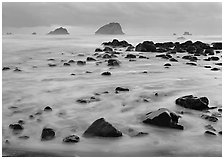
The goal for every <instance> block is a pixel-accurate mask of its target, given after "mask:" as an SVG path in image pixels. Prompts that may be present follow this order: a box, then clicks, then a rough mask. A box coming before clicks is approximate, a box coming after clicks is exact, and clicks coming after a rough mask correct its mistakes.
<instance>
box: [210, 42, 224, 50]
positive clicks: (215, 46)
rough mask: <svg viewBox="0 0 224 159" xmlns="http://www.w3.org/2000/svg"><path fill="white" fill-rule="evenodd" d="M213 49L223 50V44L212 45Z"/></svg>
mask: <svg viewBox="0 0 224 159" xmlns="http://www.w3.org/2000/svg"><path fill="white" fill-rule="evenodd" d="M212 48H213V49H215V50H222V43H221V42H215V43H212Z"/></svg>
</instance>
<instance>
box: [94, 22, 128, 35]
mask: <svg viewBox="0 0 224 159" xmlns="http://www.w3.org/2000/svg"><path fill="white" fill-rule="evenodd" d="M95 34H96V35H98V34H112V35H122V34H124V33H123V31H122V28H121V25H120V24H119V23H109V24H106V25H104V26H102V27H101V28H99V29H98V30H97V31H96V32H95Z"/></svg>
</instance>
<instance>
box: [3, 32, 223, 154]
mask: <svg viewBox="0 0 224 159" xmlns="http://www.w3.org/2000/svg"><path fill="white" fill-rule="evenodd" d="M113 39H118V40H126V41H127V42H128V43H130V44H132V45H133V46H136V45H137V44H138V43H141V42H143V41H146V40H149V41H153V42H154V43H156V42H170V41H171V42H176V41H178V40H177V37H176V36H158V37H156V36H154V37H152V36H128V35H119V36H116V35H112V36H95V35H76V36H74V35H59V36H54V35H52V36H50V35H48V36H47V35H3V37H2V65H3V66H4V67H10V70H7V71H3V72H2V150H3V156H159V157H162V156H178V157H185V156H198V157H206V156H217V157H221V156H222V135H220V134H219V133H218V132H219V131H221V130H222V117H221V116H220V117H217V118H218V121H217V122H211V121H208V120H205V119H203V118H202V117H201V116H202V115H203V114H212V113H217V112H218V109H221V108H222V66H220V65H216V63H221V62H222V57H221V56H222V52H221V53H215V55H214V56H217V57H219V60H218V61H205V60H203V59H205V58H207V57H211V56H213V55H208V56H207V57H204V56H198V57H197V58H198V59H199V60H198V61H197V62H196V63H197V66H192V65H187V64H186V62H188V61H186V60H185V59H182V57H183V56H185V55H188V53H187V52H184V53H175V54H172V57H173V58H175V59H178V62H172V61H169V60H167V59H162V58H159V57H156V55H157V54H160V53H158V52H138V51H125V50H126V48H117V50H116V51H117V52H119V53H120V54H118V55H117V58H116V59H118V60H119V61H120V62H121V64H120V66H119V67H110V66H107V63H106V62H105V59H102V58H96V56H95V55H94V54H95V49H96V48H103V46H102V45H101V44H102V43H103V42H108V41H112V40H113ZM189 39H190V40H192V41H193V42H195V41H197V40H200V41H202V42H204V43H208V44H211V43H212V42H221V37H217V36H188V37H187V38H186V39H185V40H181V41H180V42H185V41H187V40H189ZM130 53H131V54H135V55H142V56H145V57H147V58H136V59H135V61H129V59H127V58H124V57H125V56H126V55H127V54H130ZM87 57H93V58H95V59H97V60H96V61H86V58H87ZM69 60H74V61H78V60H84V61H86V64H85V65H82V66H80V65H77V64H76V62H74V63H70V65H69V66H65V65H64V63H65V62H68V61H69ZM96 63H98V64H96ZM166 63H170V64H171V66H170V67H169V68H166V67H164V64H166ZM49 64H56V66H55V67H49ZM205 65H209V66H211V68H214V67H216V68H219V69H220V70H218V71H211V69H210V68H205V67H204V66H205ZM16 67H18V68H19V69H20V70H21V71H13V70H14V69H15V68H16ZM105 71H109V72H111V76H102V75H101V73H102V72H105ZM116 87H125V88H128V89H129V91H128V92H120V93H115V88H116ZM156 93H157V95H155V94H156ZM185 95H194V96H197V97H203V96H205V97H207V98H208V99H209V106H210V107H217V108H216V109H211V110H209V111H208V112H206V111H197V110H192V109H187V108H183V107H181V106H179V105H176V104H175V100H176V99H177V98H179V97H182V96H185ZM90 97H94V98H97V99H99V100H96V101H94V102H90V103H78V102H77V100H78V99H80V98H90ZM46 106H49V107H51V108H52V111H50V112H42V111H43V109H44V108H45V107H46ZM159 108H167V109H169V110H171V111H173V112H175V113H177V114H179V115H180V116H181V118H180V119H179V123H180V124H181V125H183V126H184V130H176V129H171V128H163V127H158V126H154V125H148V124H144V123H143V122H142V118H143V116H144V115H145V114H146V113H148V112H150V111H155V110H158V109H159ZM40 111H41V112H42V113H41V114H36V113H37V112H40ZM181 112H182V113H181ZM31 115H32V116H31ZM99 118H105V119H106V121H108V122H110V123H111V124H112V125H113V126H114V127H116V128H117V129H118V130H120V131H121V132H122V134H123V136H122V137H118V138H103V137H93V138H86V137H84V136H83V133H84V131H85V130H86V129H87V128H88V127H89V126H90V125H91V124H92V123H93V122H94V121H95V120H97V119H99ZM19 120H23V121H24V122H25V123H24V125H23V126H24V129H23V130H22V132H21V133H19V134H14V133H13V131H12V130H11V129H10V128H9V125H10V124H12V123H16V122H17V121H19ZM206 125H212V126H213V127H214V128H215V129H216V136H212V135H206V134H204V133H205V131H206V130H207V129H206V127H205V126H206ZM44 127H51V128H53V129H54V130H55V133H56V135H55V138H54V139H53V140H49V141H41V132H42V129H43V128H44ZM130 129H133V130H136V131H142V132H147V133H148V135H144V136H132V135H131V134H130V132H129V130H130ZM70 134H76V135H78V136H79V138H80V141H79V142H77V143H74V144H67V143H63V142H62V140H63V138H64V137H66V136H68V135H70ZM24 135H25V136H29V138H28V139H24V138H19V137H20V136H24ZM6 140H7V141H8V142H6Z"/></svg>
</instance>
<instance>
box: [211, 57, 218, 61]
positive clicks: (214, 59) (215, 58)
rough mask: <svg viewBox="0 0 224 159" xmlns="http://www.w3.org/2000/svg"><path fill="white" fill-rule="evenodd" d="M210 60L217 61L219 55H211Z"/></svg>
mask: <svg viewBox="0 0 224 159" xmlns="http://www.w3.org/2000/svg"><path fill="white" fill-rule="evenodd" d="M210 60H211V61H218V60H219V57H217V56H212V57H210Z"/></svg>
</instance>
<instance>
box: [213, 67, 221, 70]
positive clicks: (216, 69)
mask: <svg viewBox="0 0 224 159" xmlns="http://www.w3.org/2000/svg"><path fill="white" fill-rule="evenodd" d="M219 70H220V68H216V67H214V68H212V69H211V71H219Z"/></svg>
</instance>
